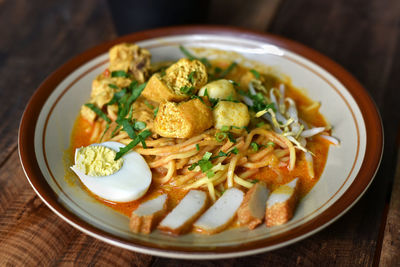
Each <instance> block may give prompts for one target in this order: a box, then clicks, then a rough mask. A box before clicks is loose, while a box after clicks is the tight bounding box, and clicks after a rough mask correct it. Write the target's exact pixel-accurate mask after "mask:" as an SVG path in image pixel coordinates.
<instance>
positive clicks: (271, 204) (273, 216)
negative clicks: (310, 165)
mask: <svg viewBox="0 0 400 267" xmlns="http://www.w3.org/2000/svg"><path fill="white" fill-rule="evenodd" d="M299 184H300V183H299V178H296V179H293V180H292V181H291V182H289V183H287V184H284V185H281V186H279V187H278V188H277V189H275V190H274V191H272V193H271V195H270V196H269V198H268V200H267V207H266V211H265V223H266V225H267V227H271V226H275V225H282V224H284V223H287V222H288V221H289V220H290V219H291V218H292V217H293V214H294V210H295V209H296V205H297V201H298V198H299Z"/></svg>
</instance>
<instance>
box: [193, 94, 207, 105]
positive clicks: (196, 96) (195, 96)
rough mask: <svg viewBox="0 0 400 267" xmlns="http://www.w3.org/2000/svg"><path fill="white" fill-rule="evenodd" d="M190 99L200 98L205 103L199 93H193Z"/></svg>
mask: <svg viewBox="0 0 400 267" xmlns="http://www.w3.org/2000/svg"><path fill="white" fill-rule="evenodd" d="M190 99H198V100H200V101H201V102H202V103H203V104H205V103H204V100H203V98H202V97H200V96H198V95H192V96H191V97H190Z"/></svg>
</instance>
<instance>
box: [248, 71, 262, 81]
mask: <svg viewBox="0 0 400 267" xmlns="http://www.w3.org/2000/svg"><path fill="white" fill-rule="evenodd" d="M250 72H251V73H253V75H254V77H256V79H257V80H259V79H260V73H259V72H258V71H256V70H255V69H251V70H250Z"/></svg>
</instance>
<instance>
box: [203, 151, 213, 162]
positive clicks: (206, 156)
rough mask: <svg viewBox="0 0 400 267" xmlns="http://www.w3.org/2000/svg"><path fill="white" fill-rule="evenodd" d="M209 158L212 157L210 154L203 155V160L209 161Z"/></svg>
mask: <svg viewBox="0 0 400 267" xmlns="http://www.w3.org/2000/svg"><path fill="white" fill-rule="evenodd" d="M211 156H212V153H211V152H208V151H207V152H206V153H204V156H203V159H205V160H209V159H210V158H211Z"/></svg>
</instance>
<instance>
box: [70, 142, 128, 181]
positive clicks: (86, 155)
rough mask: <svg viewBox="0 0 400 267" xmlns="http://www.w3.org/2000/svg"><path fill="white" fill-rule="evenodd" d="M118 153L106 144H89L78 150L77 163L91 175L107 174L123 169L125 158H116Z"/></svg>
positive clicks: (83, 170)
mask: <svg viewBox="0 0 400 267" xmlns="http://www.w3.org/2000/svg"><path fill="white" fill-rule="evenodd" d="M116 154H117V153H116V152H115V151H114V150H112V149H110V148H108V147H104V146H88V147H82V148H80V149H78V150H77V152H76V158H75V164H76V167H77V168H78V169H80V170H81V171H82V172H84V173H85V174H86V175H89V176H107V175H111V174H113V173H115V172H117V171H118V170H119V169H121V167H122V164H123V159H122V158H120V159H118V160H116V161H115V160H114V158H115V155H116Z"/></svg>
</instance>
